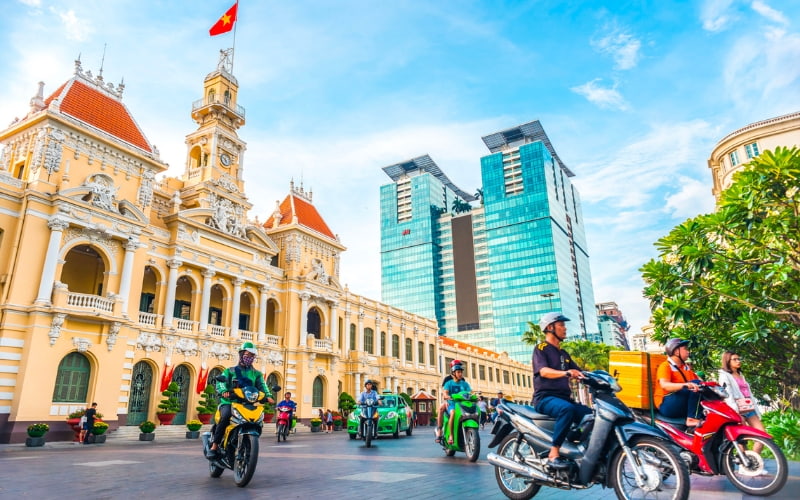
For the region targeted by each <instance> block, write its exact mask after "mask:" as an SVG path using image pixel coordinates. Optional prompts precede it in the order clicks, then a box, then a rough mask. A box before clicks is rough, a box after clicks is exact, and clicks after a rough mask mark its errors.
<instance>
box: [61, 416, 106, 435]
mask: <svg viewBox="0 0 800 500" xmlns="http://www.w3.org/2000/svg"><path fill="white" fill-rule="evenodd" d="M85 413H86V408H81V409H80V410H75V411H73V412H72V413H70V414H69V415H67V425H68V426H69V427H70V428H71V429H72V431H73V432H74V433H75V437H74V438H73V441H80V435H81V430H82V429H81V425H80V422H81V417H82V416H83V415H84V414H85ZM102 418H103V414H102V413H100V412H97V413H95V414H94V419H95V421H97V420H100V419H102Z"/></svg>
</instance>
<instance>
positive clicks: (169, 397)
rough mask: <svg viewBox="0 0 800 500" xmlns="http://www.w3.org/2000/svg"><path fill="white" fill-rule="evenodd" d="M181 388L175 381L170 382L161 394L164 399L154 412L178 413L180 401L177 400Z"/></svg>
mask: <svg viewBox="0 0 800 500" xmlns="http://www.w3.org/2000/svg"><path fill="white" fill-rule="evenodd" d="M180 390H181V388H180V387H179V386H178V384H177V383H176V382H170V383H169V386H167V388H166V390H164V391H163V392H162V393H161V395H162V396H164V399H162V400H161V402H160V403H159V404H158V408H159V409H158V411H157V412H156V413H160V414H164V413H178V412H179V411H181V402H180V401H179V400H178V394H179V393H180Z"/></svg>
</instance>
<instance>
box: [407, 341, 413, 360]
mask: <svg viewBox="0 0 800 500" xmlns="http://www.w3.org/2000/svg"><path fill="white" fill-rule="evenodd" d="M406 361H414V345H413V342H412V340H411V339H406Z"/></svg>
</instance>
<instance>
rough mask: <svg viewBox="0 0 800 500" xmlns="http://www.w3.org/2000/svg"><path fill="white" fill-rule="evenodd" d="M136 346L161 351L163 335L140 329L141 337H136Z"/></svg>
mask: <svg viewBox="0 0 800 500" xmlns="http://www.w3.org/2000/svg"><path fill="white" fill-rule="evenodd" d="M136 348H137V349H142V350H144V351H145V352H160V351H161V335H158V334H156V333H150V332H145V331H140V332H139V337H138V338H137V339H136Z"/></svg>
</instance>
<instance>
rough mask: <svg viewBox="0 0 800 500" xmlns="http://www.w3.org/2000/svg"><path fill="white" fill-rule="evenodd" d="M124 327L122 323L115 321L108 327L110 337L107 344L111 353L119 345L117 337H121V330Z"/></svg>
mask: <svg viewBox="0 0 800 500" xmlns="http://www.w3.org/2000/svg"><path fill="white" fill-rule="evenodd" d="M121 327H122V323H120V322H119V321H114V322H113V323H111V326H109V327H108V337H107V338H106V344H107V345H108V350H109V351H111V350H112V349H113V348H114V345H116V343H117V335H119V330H120V328H121Z"/></svg>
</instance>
